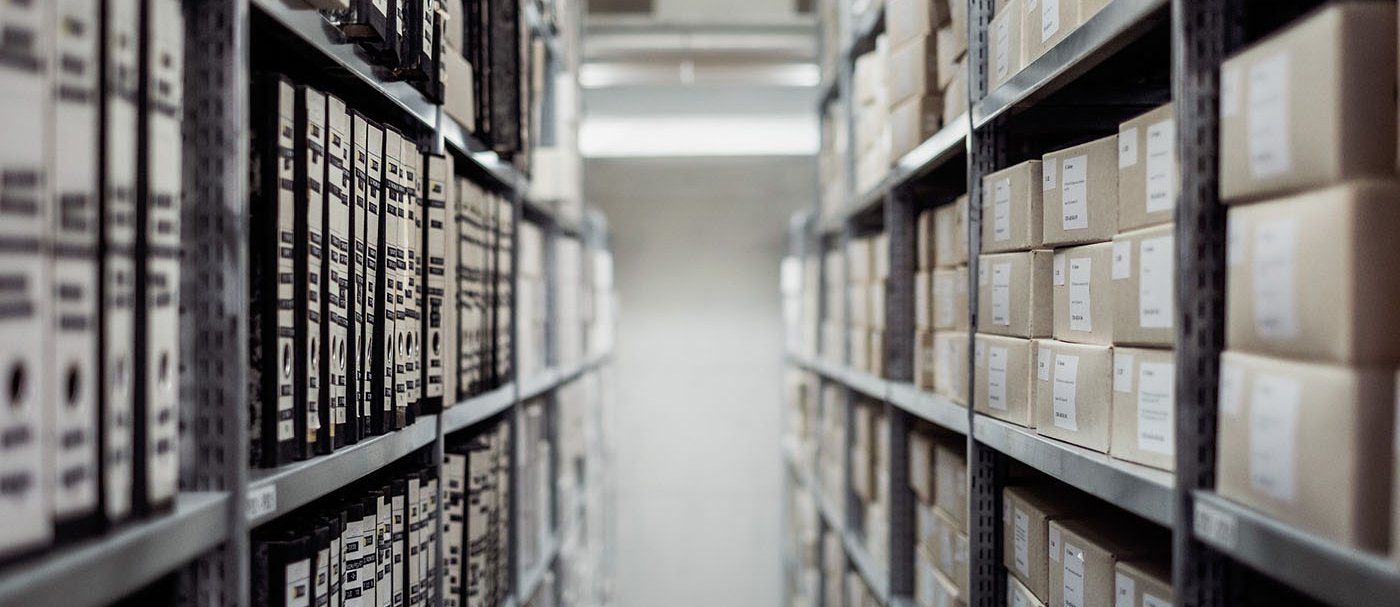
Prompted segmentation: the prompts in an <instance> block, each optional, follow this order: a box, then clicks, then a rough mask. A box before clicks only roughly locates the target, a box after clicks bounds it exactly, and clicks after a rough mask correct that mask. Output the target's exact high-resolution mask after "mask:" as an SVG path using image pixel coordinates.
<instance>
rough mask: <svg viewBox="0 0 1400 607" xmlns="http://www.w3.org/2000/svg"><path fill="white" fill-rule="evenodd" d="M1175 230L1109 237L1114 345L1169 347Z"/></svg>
mask: <svg viewBox="0 0 1400 607" xmlns="http://www.w3.org/2000/svg"><path fill="white" fill-rule="evenodd" d="M1175 239H1176V228H1175V226H1174V225H1173V224H1170V223H1169V224H1166V225H1159V226H1155V227H1151V228H1143V229H1141V230H1134V231H1132V232H1126V233H1123V234H1119V235H1117V236H1114V237H1113V289H1112V291H1113V343H1114V344H1115V345H1120V346H1148V347H1156V348H1170V347H1172V344H1173V342H1174V341H1175V339H1176V330H1175V328H1174V325H1175V324H1176V273H1175V267H1176V248H1175Z"/></svg>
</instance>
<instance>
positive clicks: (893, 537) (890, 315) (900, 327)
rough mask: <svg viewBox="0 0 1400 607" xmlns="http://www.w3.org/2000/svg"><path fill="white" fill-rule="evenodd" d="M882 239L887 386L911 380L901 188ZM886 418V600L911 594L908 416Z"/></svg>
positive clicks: (910, 274) (910, 296) (908, 204)
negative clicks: (886, 262) (886, 270)
mask: <svg viewBox="0 0 1400 607" xmlns="http://www.w3.org/2000/svg"><path fill="white" fill-rule="evenodd" d="M884 204H885V206H884V212H885V234H886V236H888V240H889V251H887V253H888V255H889V259H890V276H889V278H888V280H887V281H886V282H885V336H884V348H885V351H884V352H883V354H884V357H885V372H886V373H885V375H886V377H888V378H889V379H890V380H892V381H900V382H912V381H913V380H914V272H915V265H916V260H915V257H916V251H917V249H918V243H917V242H916V239H917V235H916V234H915V223H916V220H917V216H918V211H917V209H916V208H915V201H914V195H913V193H912V192H910V191H909V190H908V189H906V188H899V187H897V188H893V189H891V190H890V192H889V194H887V195H886V196H885V200H884ZM885 415H887V416H888V417H889V420H890V423H889V429H890V436H889V437H887V440H888V441H889V445H890V461H889V462H887V463H888V466H889V468H888V470H887V472H886V473H887V474H889V475H890V479H889V486H890V496H889V497H890V503H889V509H890V510H889V532H890V541H889V559H888V563H889V577H890V595H891V596H912V595H913V593H914V546H915V544H916V543H917V542H918V537H917V535H918V531H917V529H916V528H915V519H916V517H917V512H915V503H916V498H915V496H914V490H913V489H912V488H911V487H910V486H909V429H910V427H911V426H912V425H913V419H912V416H911V415H910V414H909V413H908V412H907V411H905V410H903V409H901V408H899V407H896V406H893V405H891V404H889V403H886V404H885Z"/></svg>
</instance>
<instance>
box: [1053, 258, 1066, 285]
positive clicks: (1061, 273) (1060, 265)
mask: <svg viewBox="0 0 1400 607" xmlns="http://www.w3.org/2000/svg"><path fill="white" fill-rule="evenodd" d="M1064 284H1065V254H1064V253H1056V254H1055V286H1057V287H1058V286H1063V285H1064Z"/></svg>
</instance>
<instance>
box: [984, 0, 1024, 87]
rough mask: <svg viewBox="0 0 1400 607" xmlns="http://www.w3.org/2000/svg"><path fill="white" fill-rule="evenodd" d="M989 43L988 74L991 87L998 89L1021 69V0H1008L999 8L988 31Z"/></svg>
mask: <svg viewBox="0 0 1400 607" xmlns="http://www.w3.org/2000/svg"><path fill="white" fill-rule="evenodd" d="M987 44H988V45H989V46H990V47H991V52H990V53H988V55H987V62H988V63H987V76H988V78H990V79H991V89H992V90H996V88H997V87H999V86H1001V85H1002V84H1004V83H1006V81H1007V80H1010V79H1011V77H1012V76H1015V75H1016V73H1017V72H1019V71H1021V67H1022V65H1021V0H1007V2H1006V6H1003V7H1002V8H1000V9H998V10H997V12H996V16H995V17H992V23H991V30H990V31H988V32H987Z"/></svg>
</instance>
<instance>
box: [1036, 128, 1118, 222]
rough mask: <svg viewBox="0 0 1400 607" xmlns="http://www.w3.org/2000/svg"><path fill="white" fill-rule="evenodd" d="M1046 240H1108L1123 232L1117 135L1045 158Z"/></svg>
mask: <svg viewBox="0 0 1400 607" xmlns="http://www.w3.org/2000/svg"><path fill="white" fill-rule="evenodd" d="M1041 163H1042V164H1041V167H1040V170H1041V176H1042V179H1041V182H1042V183H1041V190H1042V196H1043V198H1044V201H1045V211H1044V219H1045V224H1044V229H1043V230H1042V231H1041V236H1042V238H1043V239H1044V242H1045V246H1047V247H1058V246H1063V245H1073V244H1083V243H1088V242H1103V241H1105V240H1108V239H1110V238H1113V235H1114V234H1116V233H1118V136H1117V135H1109V136H1108V137H1104V138H1102V139H1095V140H1094V141H1090V142H1089V143H1084V144H1080V145H1076V146H1074V147H1071V148H1066V149H1063V150H1060V151H1057V152H1051V153H1049V154H1046V155H1045V156H1044V157H1042V158H1041Z"/></svg>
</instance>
